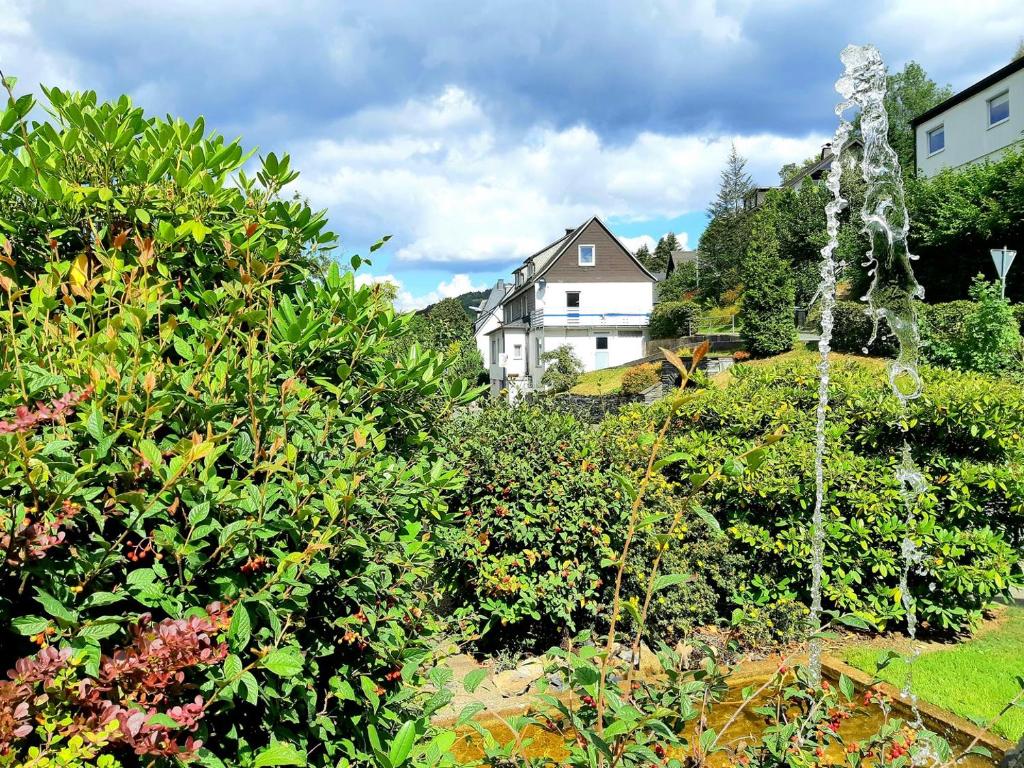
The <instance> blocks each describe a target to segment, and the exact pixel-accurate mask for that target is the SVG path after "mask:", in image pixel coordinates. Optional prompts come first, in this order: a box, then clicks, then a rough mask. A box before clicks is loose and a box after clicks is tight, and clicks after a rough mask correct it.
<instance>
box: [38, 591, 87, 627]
mask: <svg viewBox="0 0 1024 768" xmlns="http://www.w3.org/2000/svg"><path fill="white" fill-rule="evenodd" d="M36 602H38V603H39V604H40V605H41V606H43V610H44V611H46V612H47V613H48V614H49V615H50V616H52V617H53V618H55V619H60V620H61V621H64V622H67V623H68V624H74V623H75V622H76V621H78V614H77V613H75V612H74V611H72V610H70V609H69V608H67V607H66V606H65V605H64V604H63V603H62V602H61V601H60V600H58V599H57V598H55V597H54V596H53V595H51V594H50V593H49V592H44V591H43V590H41V589H39V588H38V587H36Z"/></svg>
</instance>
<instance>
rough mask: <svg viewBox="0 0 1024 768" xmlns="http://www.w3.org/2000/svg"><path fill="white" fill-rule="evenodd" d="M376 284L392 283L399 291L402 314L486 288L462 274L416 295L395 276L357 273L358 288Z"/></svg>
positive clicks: (398, 306)
mask: <svg viewBox="0 0 1024 768" xmlns="http://www.w3.org/2000/svg"><path fill="white" fill-rule="evenodd" d="M374 283H391V284H392V285H394V286H395V288H396V289H397V295H396V297H395V308H396V309H398V310H399V311H401V312H409V311H411V310H415V309H423V307H425V306H427V305H428V304H433V303H434V302H437V301H440V300H441V299H449V298H454V297H456V296H461V295H462V294H464V293H469V292H470V291H480V290H483V288H484V286H483V285H477V284H475V283H474V282H473V280H472V279H471V278H470V276H469V275H467V274H464V273H461V272H460V273H458V274H455V275H452V279H451V280H442V281H441V282H440V283H438V285H437V288H435V289H434V290H432V291H427V292H426V293H424V294H419V295H415V294H413V293H412V291H410V290H409V289H408V288H406V287H405V284H404V283H403V282H402V281H401V280H399V279H398V278H397V277H395V276H394V275H391V274H386V275H372V274H369V273H368V272H359V273H356V285H357V286H360V287H361V286H364V285H373V284H374Z"/></svg>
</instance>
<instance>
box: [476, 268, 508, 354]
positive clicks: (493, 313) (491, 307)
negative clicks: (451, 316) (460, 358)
mask: <svg viewBox="0 0 1024 768" xmlns="http://www.w3.org/2000/svg"><path fill="white" fill-rule="evenodd" d="M512 288H513V286H512V285H511V284H510V283H506V282H505V281H504V280H499V281H498V282H497V283H495V284H494V286H493V287H492V288H491V290H490V292H489V293H488V294H487V297H486V298H485V299H484V300H483V301H482V302H480V305H479V306H477V307H474V308H473V310H474V311H475V312H476V320H475V321H474V323H473V335H474V337H475V338H476V348H477V350H479V352H480V356H481V357H482V358H483V360H484V370H485V371H486V370H489V369H490V367H491V364H492V363H495V362H496V361H497V357H496V356H494V355H493V354H492V352H491V339H490V336H489V334H490V332H491V331H493V330H495V329H496V328H497V327H498V326H499V325H501V322H502V319H503V317H504V315H503V314H502V308H501V305H502V302H504V300H505V297H506V296H507V295H508V294H509V292H510V291H511V290H512Z"/></svg>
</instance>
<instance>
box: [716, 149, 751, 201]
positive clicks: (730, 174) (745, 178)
mask: <svg viewBox="0 0 1024 768" xmlns="http://www.w3.org/2000/svg"><path fill="white" fill-rule="evenodd" d="M753 189H754V181H753V179H751V178H750V174H749V173H747V159H746V158H745V157H743V156H742V155H740V153H739V152H737V151H736V144H735V143H733V145H732V149H731V150H730V151H729V159H728V160H726V163H725V168H724V169H723V171H722V182H721V184H720V185H719V188H718V195H717V196H716V197H715V200H714V202H713V203H711V206H710V207H709V208H708V215H709V216H711V218H716V217H718V216H727V215H729V214H732V213H736V212H737V211H742V210H743V199H744V198H745V197H746V196H747V194H748V193H749V192H751V191H752V190H753Z"/></svg>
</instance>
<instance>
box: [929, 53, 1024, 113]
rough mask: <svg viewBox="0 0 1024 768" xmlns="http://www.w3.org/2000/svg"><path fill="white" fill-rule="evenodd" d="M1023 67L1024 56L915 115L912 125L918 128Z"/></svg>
mask: <svg viewBox="0 0 1024 768" xmlns="http://www.w3.org/2000/svg"><path fill="white" fill-rule="evenodd" d="M1021 69H1024V57H1021V58H1019V59H1017V60H1016V61H1011V62H1010V63H1009V64H1007V65H1006V66H1005V67H1002V68H1001V69H997V70H996V71H995V72H993V73H992V74H991V75H989V76H988V77H983V78H982V79H981V80H979V81H978V82H976V83H975V84H974V85H969V86H967V87H966V88H964V89H963V90H962V91H960V93H955V94H953V95H952V96H950V97H949V98H948V99H946V100H945V101H943V102H942V103H941V104H936V105H935V106H934V107H932V108H931V109H929V110H928V111H927V112H925V113H923V114H920V115H918V116H917V117H915V118H914V119H913V120H911V121H910V125H911V127H913V128H917V126H919V125H920V124H921V123H923V122H925V121H926V120H931V119H932V118H933V117H935V116H936V115H941V114H942V113H943V112H945V111H946V110H947V109H949V108H951V107H955V106H956V105H957V104H959V103H960V102H961V101H966V100H967V99H969V98H971V96H974V95H976V94H978V93H981V92H982V91H984V90H985V89H986V88H988V87H989V86H990V85H995V84H996V83H998V82H999V81H1000V80H1003V79H1005V78H1007V77H1009V76H1010V75H1012V74H1013V73H1014V72H1017V71H1019V70H1021Z"/></svg>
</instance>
